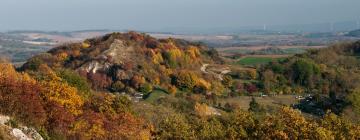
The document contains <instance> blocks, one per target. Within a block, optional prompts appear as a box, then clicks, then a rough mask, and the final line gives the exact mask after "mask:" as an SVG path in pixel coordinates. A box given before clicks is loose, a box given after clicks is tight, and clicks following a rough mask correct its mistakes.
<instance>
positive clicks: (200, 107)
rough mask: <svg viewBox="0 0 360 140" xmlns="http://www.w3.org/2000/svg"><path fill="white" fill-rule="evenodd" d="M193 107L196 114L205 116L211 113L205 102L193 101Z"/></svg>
mask: <svg viewBox="0 0 360 140" xmlns="http://www.w3.org/2000/svg"><path fill="white" fill-rule="evenodd" d="M194 109H195V112H196V114H197V115H199V116H200V117H206V116H208V115H211V112H210V109H209V106H207V105H206V104H200V103H195V106H194Z"/></svg>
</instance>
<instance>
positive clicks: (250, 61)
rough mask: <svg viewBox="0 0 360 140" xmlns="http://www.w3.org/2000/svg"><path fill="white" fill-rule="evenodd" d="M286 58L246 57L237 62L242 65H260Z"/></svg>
mask: <svg viewBox="0 0 360 140" xmlns="http://www.w3.org/2000/svg"><path fill="white" fill-rule="evenodd" d="M280 60H284V58H271V57H246V58H242V59H240V60H239V61H237V62H236V64H240V65H260V64H267V63H270V62H272V61H280Z"/></svg>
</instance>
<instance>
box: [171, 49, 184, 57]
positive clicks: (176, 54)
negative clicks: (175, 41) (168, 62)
mask: <svg viewBox="0 0 360 140" xmlns="http://www.w3.org/2000/svg"><path fill="white" fill-rule="evenodd" d="M168 52H169V54H170V59H172V60H176V59H177V58H180V57H182V56H183V54H182V52H181V50H179V49H178V48H174V49H170V50H169V51H168Z"/></svg>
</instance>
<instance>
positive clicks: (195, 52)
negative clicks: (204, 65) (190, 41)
mask: <svg viewBox="0 0 360 140" xmlns="http://www.w3.org/2000/svg"><path fill="white" fill-rule="evenodd" d="M186 53H188V54H189V56H190V57H191V58H192V59H196V58H198V57H199V56H200V51H199V49H198V48H197V47H194V46H191V47H189V48H188V49H187V50H186Z"/></svg>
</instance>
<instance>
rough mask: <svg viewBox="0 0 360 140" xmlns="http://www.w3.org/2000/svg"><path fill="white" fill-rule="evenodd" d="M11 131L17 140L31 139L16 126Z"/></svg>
mask: <svg viewBox="0 0 360 140" xmlns="http://www.w3.org/2000/svg"><path fill="white" fill-rule="evenodd" d="M11 133H12V135H13V136H14V137H16V138H18V140H33V139H31V138H29V137H28V136H27V135H26V134H25V133H24V132H23V131H21V130H20V129H17V128H14V129H12V131H11Z"/></svg>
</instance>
